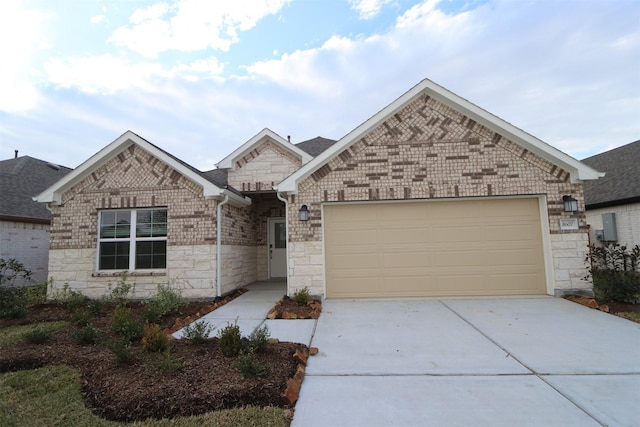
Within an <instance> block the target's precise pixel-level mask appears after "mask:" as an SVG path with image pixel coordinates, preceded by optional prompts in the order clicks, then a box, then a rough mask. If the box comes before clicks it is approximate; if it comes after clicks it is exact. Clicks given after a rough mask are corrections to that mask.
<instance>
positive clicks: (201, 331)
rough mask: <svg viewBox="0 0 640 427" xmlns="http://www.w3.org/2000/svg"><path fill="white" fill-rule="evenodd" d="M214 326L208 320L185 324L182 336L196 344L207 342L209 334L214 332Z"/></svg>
mask: <svg viewBox="0 0 640 427" xmlns="http://www.w3.org/2000/svg"><path fill="white" fill-rule="evenodd" d="M213 329H214V328H213V327H212V326H211V325H210V324H209V322H207V321H206V320H198V321H197V322H194V323H192V324H190V325H187V326H185V328H184V330H183V331H182V338H183V339H185V340H188V341H190V342H192V343H194V344H202V343H205V342H207V340H208V339H209V335H210V334H211V332H213Z"/></svg>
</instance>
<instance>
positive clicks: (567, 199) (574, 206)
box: [562, 196, 578, 212]
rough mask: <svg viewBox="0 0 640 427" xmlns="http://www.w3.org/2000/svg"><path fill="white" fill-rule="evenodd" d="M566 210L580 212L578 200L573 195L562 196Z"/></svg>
mask: <svg viewBox="0 0 640 427" xmlns="http://www.w3.org/2000/svg"><path fill="white" fill-rule="evenodd" d="M562 201H563V202H564V211H565V212H578V201H577V200H576V199H574V198H573V197H571V196H562Z"/></svg>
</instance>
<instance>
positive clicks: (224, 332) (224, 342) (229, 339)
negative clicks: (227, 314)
mask: <svg viewBox="0 0 640 427" xmlns="http://www.w3.org/2000/svg"><path fill="white" fill-rule="evenodd" d="M218 338H220V349H221V350H222V353H223V354H224V355H225V356H237V355H238V354H239V353H240V350H241V349H242V336H241V335H240V327H239V326H238V323H237V321H236V322H234V323H233V324H231V323H230V322H229V323H227V326H225V327H224V328H222V329H221V330H220V332H218Z"/></svg>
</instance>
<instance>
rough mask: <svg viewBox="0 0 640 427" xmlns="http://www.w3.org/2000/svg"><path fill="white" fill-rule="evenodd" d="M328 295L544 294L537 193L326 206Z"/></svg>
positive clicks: (325, 236)
mask: <svg viewBox="0 0 640 427" xmlns="http://www.w3.org/2000/svg"><path fill="white" fill-rule="evenodd" d="M324 233H325V235H324V241H325V262H326V285H327V296H328V297H331V298H347V297H405V296H447V295H450V296H455V295H470V296H471V295H523V294H544V293H545V291H546V287H545V270H544V258H543V250H542V232H541V227H540V210H539V207H538V199H537V198H524V199H490V200H478V199H474V200H456V201H429V202H387V203H363V204H361V203H357V204H339V205H325V206H324Z"/></svg>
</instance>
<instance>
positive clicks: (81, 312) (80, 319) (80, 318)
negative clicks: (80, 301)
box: [71, 307, 93, 327]
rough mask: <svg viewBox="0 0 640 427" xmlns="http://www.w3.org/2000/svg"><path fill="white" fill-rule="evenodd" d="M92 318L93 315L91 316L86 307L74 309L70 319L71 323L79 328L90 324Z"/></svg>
mask: <svg viewBox="0 0 640 427" xmlns="http://www.w3.org/2000/svg"><path fill="white" fill-rule="evenodd" d="M92 318H93V314H91V312H90V311H89V308H88V307H80V308H76V309H75V310H73V311H72V312H71V319H72V320H73V323H75V324H76V325H77V326H80V327H82V326H86V325H88V324H89V323H91V319H92Z"/></svg>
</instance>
